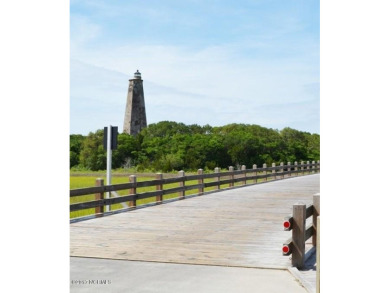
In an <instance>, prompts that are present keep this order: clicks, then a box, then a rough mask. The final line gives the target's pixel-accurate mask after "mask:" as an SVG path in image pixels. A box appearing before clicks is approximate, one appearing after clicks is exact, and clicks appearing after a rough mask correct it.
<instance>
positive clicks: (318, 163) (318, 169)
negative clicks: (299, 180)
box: [317, 160, 321, 173]
mask: <svg viewBox="0 0 390 293" xmlns="http://www.w3.org/2000/svg"><path fill="white" fill-rule="evenodd" d="M320 169H321V167H320V160H318V161H317V172H318V173H320Z"/></svg>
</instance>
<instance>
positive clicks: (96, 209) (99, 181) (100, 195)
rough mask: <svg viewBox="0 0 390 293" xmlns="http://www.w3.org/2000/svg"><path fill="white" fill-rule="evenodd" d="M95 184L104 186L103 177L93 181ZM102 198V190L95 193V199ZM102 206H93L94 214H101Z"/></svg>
mask: <svg viewBox="0 0 390 293" xmlns="http://www.w3.org/2000/svg"><path fill="white" fill-rule="evenodd" d="M95 186H104V179H101V178H97V179H96V181H95ZM100 199H104V192H100V193H95V200H100ZM103 208H104V206H103V205H101V206H99V207H95V214H102V213H103V210H104V209H103Z"/></svg>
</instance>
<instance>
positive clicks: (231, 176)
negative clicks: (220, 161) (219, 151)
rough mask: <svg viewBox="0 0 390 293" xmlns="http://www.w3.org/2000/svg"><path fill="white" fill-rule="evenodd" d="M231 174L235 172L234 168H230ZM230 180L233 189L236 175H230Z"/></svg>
mask: <svg viewBox="0 0 390 293" xmlns="http://www.w3.org/2000/svg"><path fill="white" fill-rule="evenodd" d="M229 172H234V167H233V166H229ZM230 180H232V182H231V183H229V187H233V186H234V181H233V180H234V173H233V174H232V175H230Z"/></svg>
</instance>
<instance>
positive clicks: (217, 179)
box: [214, 167, 221, 189]
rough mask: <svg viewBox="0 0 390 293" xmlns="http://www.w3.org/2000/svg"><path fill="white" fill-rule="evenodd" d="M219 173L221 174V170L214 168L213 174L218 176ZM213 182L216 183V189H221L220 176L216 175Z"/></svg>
mask: <svg viewBox="0 0 390 293" xmlns="http://www.w3.org/2000/svg"><path fill="white" fill-rule="evenodd" d="M220 172H221V168H218V167H216V168H214V173H215V174H219V173H220ZM215 181H216V182H218V185H217V189H221V186H220V185H219V181H221V176H219V175H218V176H217V177H216V178H215Z"/></svg>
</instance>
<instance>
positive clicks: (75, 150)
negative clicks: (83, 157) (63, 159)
mask: <svg viewBox="0 0 390 293" xmlns="http://www.w3.org/2000/svg"><path fill="white" fill-rule="evenodd" d="M84 139H85V137H84V136H82V135H81V134H71V135H70V138H69V144H70V147H69V149H70V168H72V167H73V166H76V165H78V164H80V152H81V149H82V144H83V140H84Z"/></svg>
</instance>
